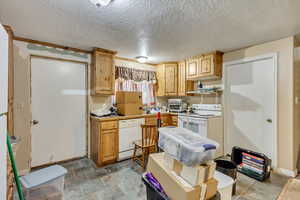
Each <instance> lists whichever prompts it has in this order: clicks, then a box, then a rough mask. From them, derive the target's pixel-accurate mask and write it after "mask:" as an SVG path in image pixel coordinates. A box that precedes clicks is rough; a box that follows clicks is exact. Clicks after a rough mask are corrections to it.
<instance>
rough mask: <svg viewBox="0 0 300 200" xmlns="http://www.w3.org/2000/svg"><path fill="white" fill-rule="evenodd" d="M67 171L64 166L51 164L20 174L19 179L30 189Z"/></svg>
mask: <svg viewBox="0 0 300 200" xmlns="http://www.w3.org/2000/svg"><path fill="white" fill-rule="evenodd" d="M67 172H68V171H67V170H66V169H65V168H64V167H62V166H60V165H53V166H50V167H47V168H44V169H40V170H37V171H35V172H32V173H29V174H27V175H25V176H22V177H21V178H20V181H21V183H22V185H23V186H24V187H25V188H26V189H30V188H33V187H37V186H39V185H42V184H45V183H47V182H50V181H52V180H55V179H57V178H59V177H62V176H64V175H66V173H67Z"/></svg>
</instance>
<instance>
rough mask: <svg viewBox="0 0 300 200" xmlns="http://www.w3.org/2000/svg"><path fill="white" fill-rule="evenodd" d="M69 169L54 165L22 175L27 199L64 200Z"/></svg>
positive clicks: (21, 179)
mask: <svg viewBox="0 0 300 200" xmlns="http://www.w3.org/2000/svg"><path fill="white" fill-rule="evenodd" d="M66 174H67V170H66V169H65V168H63V167H61V166H59V165H54V166H51V167H47V168H44V169H41V170H37V171H35V172H32V173H30V174H28V175H26V176H22V177H21V178H20V181H21V183H22V186H23V192H24V197H25V199H26V200H62V199H63V194H64V177H65V175H66Z"/></svg>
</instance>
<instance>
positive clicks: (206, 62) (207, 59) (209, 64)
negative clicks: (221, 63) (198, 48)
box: [199, 54, 214, 76]
mask: <svg viewBox="0 0 300 200" xmlns="http://www.w3.org/2000/svg"><path fill="white" fill-rule="evenodd" d="M199 69H200V70H199V76H207V75H213V74H214V55H213V54H211V55H205V56H202V57H200V64H199Z"/></svg>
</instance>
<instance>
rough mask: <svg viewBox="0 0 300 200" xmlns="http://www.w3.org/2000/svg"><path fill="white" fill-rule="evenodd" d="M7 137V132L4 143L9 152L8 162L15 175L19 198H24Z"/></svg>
mask: <svg viewBox="0 0 300 200" xmlns="http://www.w3.org/2000/svg"><path fill="white" fill-rule="evenodd" d="M9 137H10V136H9V135H8V134H7V137H6V138H7V139H6V143H7V149H8V153H9V158H10V162H11V165H12V168H13V172H14V177H15V182H16V185H17V190H18V195H19V199H20V200H25V198H24V194H23V191H22V186H21V183H20V180H19V174H18V170H17V166H16V162H15V157H14V153H13V151H12V148H11V143H10V138H9Z"/></svg>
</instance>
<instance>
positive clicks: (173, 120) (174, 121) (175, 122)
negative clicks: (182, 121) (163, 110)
mask: <svg viewBox="0 0 300 200" xmlns="http://www.w3.org/2000/svg"><path fill="white" fill-rule="evenodd" d="M170 117H171V120H170V125H171V126H177V125H178V116H177V115H171V116H170Z"/></svg>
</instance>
